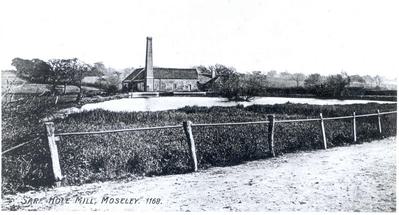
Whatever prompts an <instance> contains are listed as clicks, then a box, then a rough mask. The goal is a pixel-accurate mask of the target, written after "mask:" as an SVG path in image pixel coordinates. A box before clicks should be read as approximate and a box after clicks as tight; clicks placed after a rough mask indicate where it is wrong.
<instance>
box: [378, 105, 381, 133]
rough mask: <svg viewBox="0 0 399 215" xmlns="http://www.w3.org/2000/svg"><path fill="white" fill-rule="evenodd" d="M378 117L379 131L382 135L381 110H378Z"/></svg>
mask: <svg viewBox="0 0 399 215" xmlns="http://www.w3.org/2000/svg"><path fill="white" fill-rule="evenodd" d="M377 114H378V115H377V116H378V131H379V132H380V134H381V133H382V128H381V115H380V110H377Z"/></svg>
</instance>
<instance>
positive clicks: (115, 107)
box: [81, 96, 394, 112]
mask: <svg viewBox="0 0 399 215" xmlns="http://www.w3.org/2000/svg"><path fill="white" fill-rule="evenodd" d="M287 102H290V103H299V104H306V103H307V104H314V105H331V104H337V105H344V104H365V103H369V102H376V103H394V102H387V101H370V100H338V99H315V98H286V97H257V98H255V99H254V100H253V101H251V102H232V101H228V100H227V99H224V98H217V97H183V96H171V97H154V98H131V99H128V98H126V99H117V100H111V101H105V102H99V103H93V104H86V105H84V106H83V107H82V108H81V109H82V110H83V111H85V110H86V111H87V110H94V109H104V110H109V111H115V112H122V111H126V112H133V111H162V110H173V109H179V108H182V107H185V106H203V107H212V106H224V107H228V106H236V105H237V104H242V105H244V106H248V105H253V104H267V105H273V104H284V103H287Z"/></svg>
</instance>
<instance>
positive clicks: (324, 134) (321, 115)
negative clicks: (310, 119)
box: [320, 113, 327, 149]
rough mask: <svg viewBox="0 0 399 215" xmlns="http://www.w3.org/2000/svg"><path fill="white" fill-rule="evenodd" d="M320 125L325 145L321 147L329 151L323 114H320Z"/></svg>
mask: <svg viewBox="0 0 399 215" xmlns="http://www.w3.org/2000/svg"><path fill="white" fill-rule="evenodd" d="M320 125H321V134H322V135H323V145H322V146H321V147H322V148H323V149H327V139H326V130H325V129H324V119H323V114H322V113H320Z"/></svg>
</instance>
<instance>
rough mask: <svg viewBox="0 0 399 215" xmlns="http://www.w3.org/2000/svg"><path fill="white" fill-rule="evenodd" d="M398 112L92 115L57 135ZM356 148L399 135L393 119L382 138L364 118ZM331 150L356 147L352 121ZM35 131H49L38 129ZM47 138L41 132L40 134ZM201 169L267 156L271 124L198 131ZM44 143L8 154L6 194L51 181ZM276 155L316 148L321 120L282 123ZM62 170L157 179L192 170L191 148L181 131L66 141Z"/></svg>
mask: <svg viewBox="0 0 399 215" xmlns="http://www.w3.org/2000/svg"><path fill="white" fill-rule="evenodd" d="M377 109H379V110H380V111H381V112H384V111H391V110H396V104H375V103H371V104H366V105H365V104H360V105H326V106H317V105H303V104H289V103H288V104H281V105H253V106H249V107H243V106H236V107H212V108H205V107H185V108H182V109H179V110H176V111H160V112H133V113H114V112H108V111H103V110H95V111H89V112H83V113H77V114H72V115H70V116H69V117H68V118H65V119H58V120H56V121H55V127H56V131H57V132H71V131H96V130H108V129H121V128H134V127H148V126H161V125H176V124H181V123H182V122H183V121H186V120H191V121H193V122H194V123H211V122H239V121H255V120H266V118H267V115H268V114H276V118H277V119H297V118H314V117H318V116H319V113H320V112H322V113H323V115H324V116H325V117H333V116H344V115H351V114H352V113H353V112H354V111H356V113H357V114H365V113H374V112H375V111H376V110H377ZM357 122H358V123H357V124H358V140H359V142H362V141H366V140H371V139H378V138H382V137H386V136H392V135H396V115H387V116H383V117H382V124H383V134H382V135H380V134H378V133H377V127H376V126H377V123H376V117H369V118H359V119H357ZM325 126H326V135H327V141H328V147H334V146H340V145H345V144H348V143H350V142H351V140H352V134H351V126H352V124H351V120H350V119H349V120H337V121H335V120H334V121H326V125H325ZM36 129H37V130H38V131H40V132H42V131H44V128H42V127H40V126H37V128H36ZM43 134H44V133H43ZM193 135H194V139H195V143H196V145H197V153H198V155H197V156H198V160H199V168H200V169H204V168H208V167H210V166H224V165H234V164H238V163H241V162H243V161H248V160H254V159H261V158H266V157H267V156H268V147H267V126H265V125H247V126H229V127H194V128H193ZM45 140H46V139H45V137H39V139H38V140H37V141H36V142H35V143H34V144H30V145H27V146H26V147H24V148H23V149H22V148H21V150H16V151H15V152H10V153H9V154H7V155H5V156H3V184H2V187H3V193H4V192H15V191H17V190H24V189H28V188H29V187H30V186H33V187H36V186H42V185H45V184H46V183H49V182H50V181H51V174H50V172H51V171H50V168H51V167H50V165H49V164H48V163H49V161H48V159H49V155H48V150H47V147H46V141H45ZM275 143H276V149H277V153H287V152H294V151H297V150H312V149H319V148H320V143H321V133H320V125H319V122H306V123H290V124H277V125H276V133H275ZM58 148H59V154H60V162H61V168H62V171H63V175H65V176H66V181H67V184H82V183H88V182H93V181H103V180H109V179H116V178H126V177H129V178H130V177H134V176H141V175H160V174H173V173H184V172H188V171H190V163H189V157H188V146H187V143H186V139H185V136H184V132H183V129H182V128H177V129H167V130H157V131H140V132H124V133H114V134H106V135H85V136H71V137H62V138H61V141H60V142H58Z"/></svg>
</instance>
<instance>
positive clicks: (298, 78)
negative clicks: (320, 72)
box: [291, 73, 306, 87]
mask: <svg viewBox="0 0 399 215" xmlns="http://www.w3.org/2000/svg"><path fill="white" fill-rule="evenodd" d="M305 77H306V76H305V75H304V74H303V73H294V74H292V75H291V80H293V81H295V82H296V87H299V84H300V83H301V82H302V81H303V80H305Z"/></svg>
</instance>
